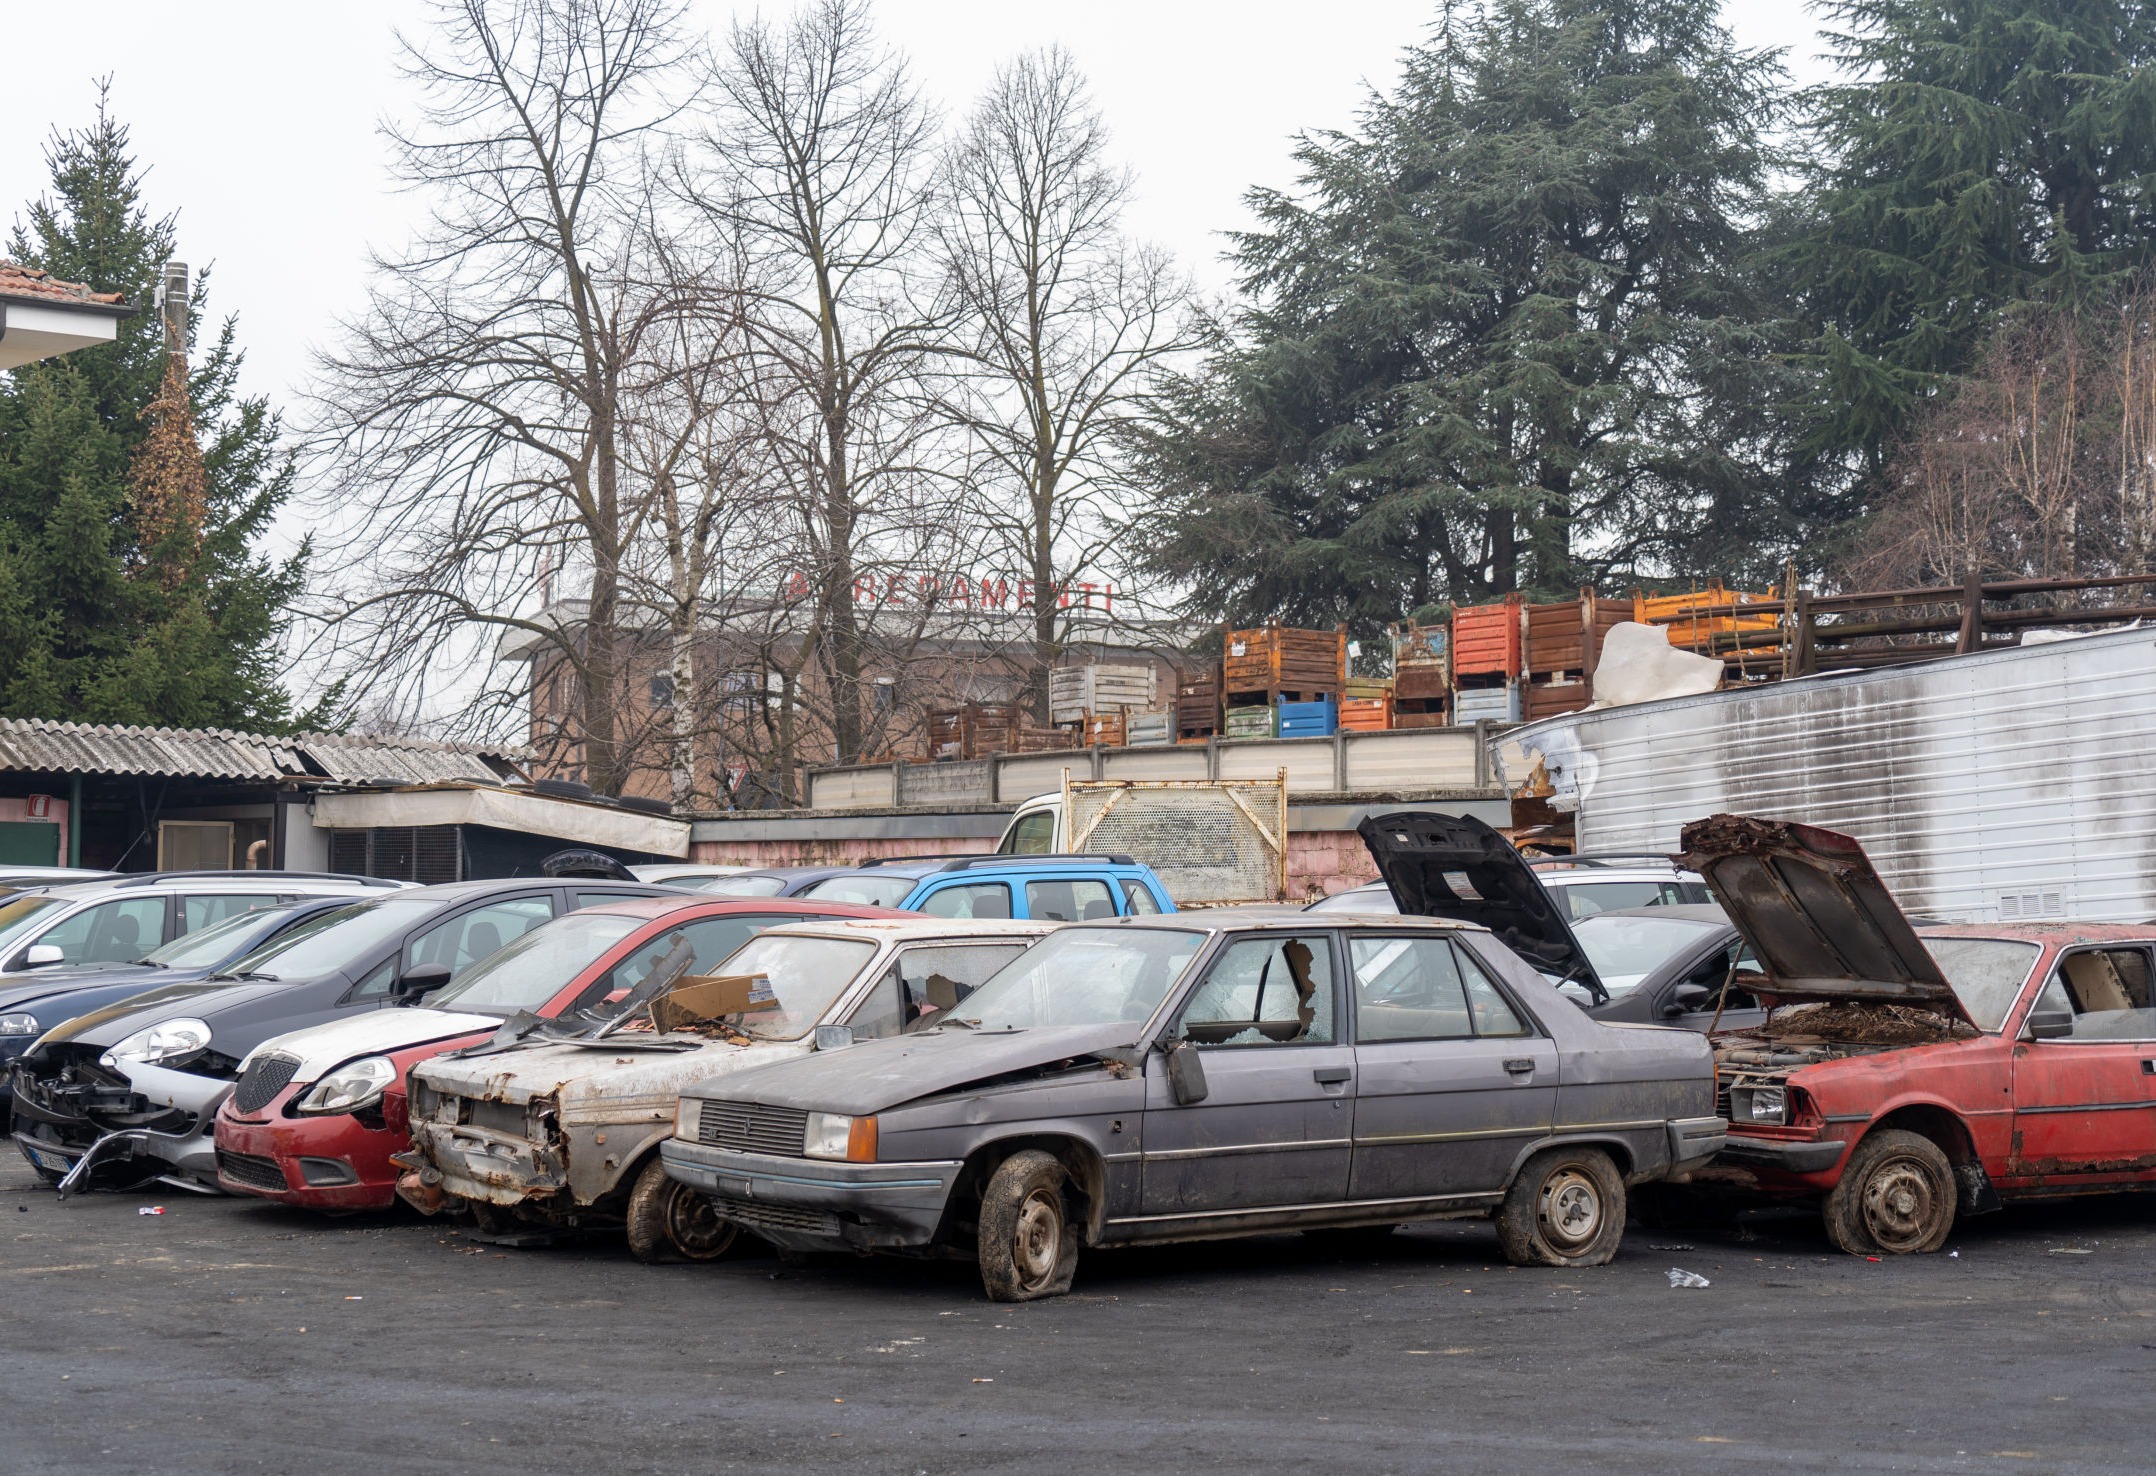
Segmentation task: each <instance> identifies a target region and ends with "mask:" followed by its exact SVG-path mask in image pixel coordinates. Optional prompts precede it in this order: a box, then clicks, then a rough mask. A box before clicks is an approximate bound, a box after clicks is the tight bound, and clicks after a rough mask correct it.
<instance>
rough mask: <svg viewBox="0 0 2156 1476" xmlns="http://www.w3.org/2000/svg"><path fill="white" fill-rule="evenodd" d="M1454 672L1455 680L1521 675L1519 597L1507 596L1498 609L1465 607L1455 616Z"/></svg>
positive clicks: (1495, 607) (1498, 605)
mask: <svg viewBox="0 0 2156 1476" xmlns="http://www.w3.org/2000/svg"><path fill="white" fill-rule="evenodd" d="M1452 672H1453V675H1454V676H1455V677H1463V676H1499V677H1503V678H1505V679H1506V680H1508V681H1510V680H1511V679H1513V678H1514V677H1517V676H1518V675H1519V674H1520V597H1519V596H1518V595H1507V596H1505V599H1504V602H1503V603H1502V604H1497V605H1463V606H1461V607H1460V608H1459V609H1457V610H1454V611H1453V612H1452Z"/></svg>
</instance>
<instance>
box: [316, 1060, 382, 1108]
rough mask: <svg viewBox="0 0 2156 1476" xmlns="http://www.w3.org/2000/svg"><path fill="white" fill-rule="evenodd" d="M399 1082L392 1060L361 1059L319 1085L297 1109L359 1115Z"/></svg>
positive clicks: (339, 1069) (326, 1078)
mask: <svg viewBox="0 0 2156 1476" xmlns="http://www.w3.org/2000/svg"><path fill="white" fill-rule="evenodd" d="M396 1079H397V1068H396V1066H395V1065H394V1064H392V1063H391V1061H390V1059H389V1057H387V1056H361V1057H360V1058H359V1059H358V1060H357V1061H347V1062H346V1063H345V1064H344V1065H342V1066H339V1067H338V1068H337V1069H336V1070H335V1071H332V1072H330V1073H329V1075H327V1076H325V1077H323V1078H322V1079H321V1080H320V1081H318V1082H316V1083H315V1084H314V1090H313V1091H311V1092H309V1093H307V1095H306V1096H304V1097H301V1098H300V1099H299V1101H298V1102H297V1103H296V1104H294V1105H295V1107H296V1108H297V1110H298V1111H301V1112H357V1111H358V1110H359V1109H360V1108H362V1107H372V1106H373V1105H374V1104H375V1103H377V1102H379V1101H381V1100H382V1093H383V1092H385V1091H387V1090H388V1089H389V1084H390V1083H391V1082H393V1081H395V1080H396Z"/></svg>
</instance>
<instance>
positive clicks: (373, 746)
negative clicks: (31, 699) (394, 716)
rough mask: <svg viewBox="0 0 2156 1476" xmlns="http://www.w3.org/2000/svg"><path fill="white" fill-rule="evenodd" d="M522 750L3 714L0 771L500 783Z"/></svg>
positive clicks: (511, 776) (513, 771) (513, 769)
mask: <svg viewBox="0 0 2156 1476" xmlns="http://www.w3.org/2000/svg"><path fill="white" fill-rule="evenodd" d="M517 752H518V751H517V750H514V749H510V748H500V747H482V746H472V745H465V744H455V743H433V742H429V741H427V740H425V739H421V738H402V737H383V738H375V737H366V736H363V735H358V734H350V733H298V734H293V735H291V736H289V737H268V736H264V735H263V734H259V733H235V732H233V731H231V730H230V729H227V728H135V727H115V726H107V725H104V724H95V723H60V722H48V721H45V720H42V719H36V718H0V772H5V771H9V770H12V771H15V772H17V773H39V774H125V775H142V776H147V777H153V778H154V777H169V778H175V779H177V778H199V779H251V780H257V781H261V782H275V781H277V780H280V779H297V780H313V781H315V782H317V783H332V784H369V783H385V782H386V783H394V784H437V783H442V782H444V781H454V780H460V779H461V780H466V781H470V782H475V783H480V784H498V783H500V782H502V781H503V780H505V779H514V778H518V777H520V775H519V773H518V771H517V768H516V764H515V758H516V756H517Z"/></svg>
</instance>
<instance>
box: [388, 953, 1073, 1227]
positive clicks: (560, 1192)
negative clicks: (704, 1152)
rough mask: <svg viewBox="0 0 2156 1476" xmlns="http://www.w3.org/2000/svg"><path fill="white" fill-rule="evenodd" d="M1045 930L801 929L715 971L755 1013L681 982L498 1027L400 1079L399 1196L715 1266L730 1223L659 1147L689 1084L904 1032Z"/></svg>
mask: <svg viewBox="0 0 2156 1476" xmlns="http://www.w3.org/2000/svg"><path fill="white" fill-rule="evenodd" d="M1053 926H1054V925H1053V924H1052V923H1047V922H1025V921H1019V922H1012V921H987V920H963V919H953V918H932V917H921V918H905V919H890V920H876V921H867V920H854V921H827V922H814V923H795V924H790V925H787V926H784V927H777V928H772V929H769V930H768V931H766V932H763V933H761V934H759V935H758V936H757V937H755V938H753V939H751V940H750V941H749V942H748V943H747V944H745V945H744V946H743V947H742V948H741V949H740V950H739V951H738V952H736V953H734V954H733V955H732V956H731V957H729V958H728V959H727V960H725V962H723V963H722V964H720V965H719V966H718V968H717V970H716V973H717V975H719V976H724V977H732V978H737V979H744V980H750V979H752V980H756V981H758V987H757V999H756V1005H757V1007H755V1008H751V1009H747V1010H743V1011H739V1012H735V1011H728V1012H726V1013H722V1014H717V1015H710V1016H695V1015H694V1011H693V1007H691V1006H687V1005H684V1004H683V1003H682V1001H684V1000H688V999H690V998H691V997H692V993H693V991H694V990H695V989H696V988H698V987H703V986H706V985H708V981H709V979H710V977H711V976H684V977H683V978H681V979H680V980H679V981H678V982H677V983H676V984H675V985H674V986H673V987H672V989H671V990H669V991H661V992H657V993H655V994H654V995H653V996H652V997H651V998H650V999H648V1000H646V1001H644V1002H643V1003H642V1004H641V1005H640V1006H639V1013H638V1015H637V1016H636V1017H635V1018H634V1019H631V1020H628V1021H623V1020H620V1019H616V1020H610V1021H608V1022H607V1023H605V1024H603V1025H599V1026H590V1027H585V1028H583V1029H581V1030H578V1031H573V1032H560V1033H553V1031H552V1027H549V1026H548V1025H547V1023H546V1022H543V1021H537V1020H527V1021H524V1022H511V1023H510V1024H509V1025H507V1026H504V1027H503V1029H502V1031H500V1032H499V1033H498V1034H497V1037H496V1039H495V1040H493V1041H490V1042H488V1043H486V1044H483V1045H479V1046H475V1047H472V1048H470V1049H468V1050H465V1051H460V1052H456V1053H453V1054H450V1055H445V1056H439V1057H436V1058H435V1059H433V1060H430V1061H427V1062H425V1063H423V1064H421V1065H420V1066H418V1067H416V1068H414V1070H413V1071H412V1073H411V1078H410V1114H411V1128H412V1146H411V1149H410V1150H409V1151H408V1152H407V1153H406V1154H404V1155H401V1156H400V1158H399V1162H400V1163H402V1164H403V1165H404V1166H405V1169H406V1172H405V1173H404V1175H403V1177H402V1178H401V1179H400V1180H399V1181H398V1185H397V1192H398V1194H399V1195H400V1196H402V1197H403V1198H404V1199H405V1200H406V1202H408V1203H410V1204H411V1205H413V1206H414V1207H416V1208H418V1209H419V1210H421V1211H423V1212H426V1213H429V1214H438V1213H442V1212H445V1211H468V1212H470V1213H471V1214H472V1215H473V1216H474V1217H475V1218H476V1219H477V1220H478V1221H479V1222H480V1225H481V1227H482V1229H487V1230H493V1231H499V1232H511V1231H514V1230H517V1229H519V1228H521V1229H523V1230H526V1231H537V1232H540V1233H544V1232H546V1231H548V1230H558V1229H574V1228H583V1227H594V1226H598V1227H603V1226H610V1225H620V1226H624V1227H625V1228H626V1230H627V1233H628V1240H629V1248H630V1249H631V1250H632V1251H634V1252H635V1253H636V1255H637V1256H638V1257H639V1258H641V1259H644V1260H647V1261H661V1260H710V1259H714V1258H716V1257H718V1256H721V1255H724V1254H725V1253H726V1252H727V1251H728V1250H730V1249H731V1248H732V1247H733V1245H734V1242H735V1239H736V1236H737V1233H738V1232H737V1228H736V1227H735V1226H734V1225H733V1224H732V1223H730V1222H728V1221H725V1220H722V1219H720V1218H719V1217H718V1216H717V1215H716V1214H715V1213H713V1211H712V1208H711V1206H710V1204H709V1202H708V1201H706V1200H705V1199H704V1198H703V1197H702V1196H700V1195H697V1194H694V1193H691V1192H689V1191H687V1190H685V1189H684V1188H682V1186H680V1185H679V1184H676V1183H675V1182H674V1181H673V1180H671V1179H669V1178H668V1177H667V1176H666V1174H665V1173H664V1171H663V1170H662V1168H661V1166H660V1163H659V1153H658V1148H659V1144H660V1143H661V1142H662V1141H663V1140H664V1139H665V1138H666V1137H667V1136H668V1135H669V1134H671V1133H672V1131H673V1129H674V1117H675V1107H676V1104H677V1101H678V1099H679V1097H680V1094H681V1089H682V1087H683V1086H684V1085H686V1084H687V1083H689V1082H693V1081H701V1080H704V1079H706V1078H708V1077H711V1076H714V1075H717V1074H720V1073H723V1072H727V1071H733V1070H739V1069H741V1068H743V1067H746V1066H752V1065H757V1064H761V1063H766V1062H772V1061H780V1060H786V1059H790V1058H792V1057H796V1056H803V1055H807V1054H808V1053H809V1052H810V1051H811V1050H813V1049H814V1047H815V1044H816V1038H817V1035H818V1032H819V1029H820V1028H821V1029H822V1030H823V1032H824V1034H825V1036H826V1038H827V1039H828V1038H830V1029H831V1027H840V1028H842V1029H843V1030H844V1032H845V1034H846V1036H847V1038H849V1039H855V1040H868V1039H874V1038H876V1037H879V1036H891V1035H898V1034H900V1033H901V1032H903V1031H905V1030H906V1029H908V1028H909V1027H910V1026H914V1025H918V1024H920V1023H923V1022H926V1021H931V1020H933V1019H935V1018H936V1017H937V1015H938V1014H939V1013H940V1012H942V1011H945V1010H949V1009H952V1008H954V1007H955V1006H957V1005H958V1004H959V1003H960V1002H962V1001H963V1000H964V999H965V998H966V997H967V996H968V995H970V994H971V993H972V991H973V990H974V988H976V987H977V986H978V985H980V984H981V983H983V982H984V981H985V980H987V979H988V977H989V976H990V975H992V974H994V973H995V972H996V971H997V970H999V969H1001V968H1002V967H1003V966H1004V965H1005V964H1007V963H1009V962H1011V961H1012V960H1013V959H1015V958H1017V957H1018V956H1019V955H1020V954H1021V953H1023V952H1024V951H1025V950H1026V948H1028V947H1029V946H1030V945H1031V944H1033V943H1034V942H1035V941H1036V940H1037V939H1039V938H1040V937H1041V936H1042V935H1043V934H1045V933H1046V932H1048V931H1049V930H1050V929H1051V928H1052V927H1053Z"/></svg>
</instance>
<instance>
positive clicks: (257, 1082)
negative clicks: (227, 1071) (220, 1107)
mask: <svg viewBox="0 0 2156 1476" xmlns="http://www.w3.org/2000/svg"><path fill="white" fill-rule="evenodd" d="M298 1070H299V1057H297V1056H287V1055H285V1054H284V1053H282V1052H281V1051H263V1052H261V1053H260V1054H258V1055H256V1056H255V1057H254V1058H253V1059H252V1060H250V1061H249V1062H248V1063H247V1069H246V1070H245V1071H243V1072H241V1073H240V1084H239V1085H238V1086H236V1087H234V1088H233V1089H232V1105H233V1106H234V1107H236V1108H237V1109H239V1110H240V1111H241V1112H260V1111H261V1110H262V1109H263V1108H265V1107H267V1106H269V1104H270V1103H272V1102H274V1101H276V1100H277V1094H278V1093H279V1092H281V1091H283V1090H284V1089H285V1088H286V1087H288V1086H290V1085H291V1084H292V1075H293V1073H294V1072H296V1071H298ZM277 1187H278V1188H280V1189H282V1188H283V1187H284V1176H283V1175H281V1174H280V1175H279V1176H278V1179H277Z"/></svg>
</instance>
